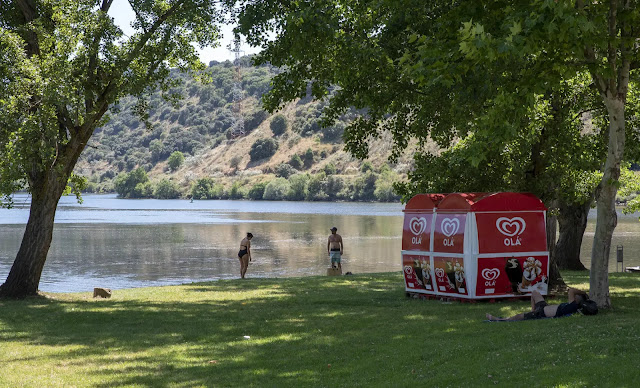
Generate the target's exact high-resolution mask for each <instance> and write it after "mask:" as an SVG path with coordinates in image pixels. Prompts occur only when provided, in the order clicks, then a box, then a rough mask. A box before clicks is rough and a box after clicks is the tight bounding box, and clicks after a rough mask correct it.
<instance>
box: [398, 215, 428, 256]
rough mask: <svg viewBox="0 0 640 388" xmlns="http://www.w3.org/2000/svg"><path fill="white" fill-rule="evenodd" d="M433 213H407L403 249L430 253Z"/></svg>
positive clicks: (403, 229)
mask: <svg viewBox="0 0 640 388" xmlns="http://www.w3.org/2000/svg"><path fill="white" fill-rule="evenodd" d="M431 218H432V213H405V215H404V225H403V227H402V249H403V250H406V251H429V248H430V246H429V243H430V237H431Z"/></svg>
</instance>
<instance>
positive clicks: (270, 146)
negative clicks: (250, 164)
mask: <svg viewBox="0 0 640 388" xmlns="http://www.w3.org/2000/svg"><path fill="white" fill-rule="evenodd" d="M277 150H278V142H277V141H275V140H274V139H271V138H265V139H258V140H256V141H255V143H253V144H252V145H251V149H250V150H249V156H251V161H257V160H261V159H267V158H270V157H272V156H273V155H274V154H275V153H276V151H277Z"/></svg>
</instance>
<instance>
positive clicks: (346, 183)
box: [76, 57, 411, 201]
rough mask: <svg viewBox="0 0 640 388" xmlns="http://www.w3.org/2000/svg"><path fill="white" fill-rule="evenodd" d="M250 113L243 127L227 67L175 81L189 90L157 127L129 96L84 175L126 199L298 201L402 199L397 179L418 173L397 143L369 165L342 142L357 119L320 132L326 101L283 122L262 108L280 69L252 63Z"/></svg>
mask: <svg viewBox="0 0 640 388" xmlns="http://www.w3.org/2000/svg"><path fill="white" fill-rule="evenodd" d="M241 64H242V67H241V68H240V74H241V85H242V102H241V104H240V106H241V110H240V111H241V114H242V117H243V118H244V123H245V125H244V131H243V132H244V133H239V132H238V131H237V130H235V129H234V127H233V124H234V122H235V117H236V116H234V115H235V114H236V113H235V112H234V108H235V107H237V104H236V105H234V90H233V89H234V83H235V82H236V80H234V74H236V68H235V67H234V65H233V64H232V63H231V62H229V61H227V62H223V63H219V62H212V63H210V66H209V67H208V69H207V71H206V73H207V74H208V75H209V76H210V77H211V82H210V83H205V84H203V83H200V82H197V81H196V80H194V79H191V78H188V77H185V76H183V75H180V74H177V73H176V74H174V75H173V77H175V79H176V81H178V82H179V83H180V84H179V85H177V86H176V87H175V88H174V89H172V90H171V93H177V94H181V95H182V96H183V99H182V100H180V101H178V103H177V104H172V103H170V102H169V101H166V100H165V99H163V98H162V96H161V94H160V92H158V93H156V94H154V95H153V96H152V98H151V99H150V101H149V106H148V107H147V109H148V114H149V119H148V121H149V122H150V123H151V124H152V127H151V128H150V129H148V128H146V127H145V124H144V123H143V122H142V121H141V120H140V119H139V118H138V117H136V115H134V114H133V113H132V109H133V108H134V107H135V103H136V101H135V99H133V98H127V99H123V100H122V101H120V104H119V105H118V106H117V107H116V109H114V111H113V112H112V113H111V114H110V121H109V122H108V123H107V124H106V125H104V126H103V127H101V128H99V129H97V130H96V133H95V134H94V136H93V137H92V138H91V140H90V142H89V145H88V147H87V149H86V150H85V152H84V153H83V155H82V157H81V160H80V161H79V163H78V166H77V168H76V173H78V174H81V175H83V176H85V177H87V178H88V180H89V184H88V187H87V191H90V192H114V191H117V192H118V193H119V194H120V195H121V196H123V197H158V198H176V197H191V196H193V197H195V198H252V199H293V200H296V199H297V200H301V199H306V200H382V201H389V200H397V196H395V195H394V194H393V193H392V191H391V184H392V183H393V181H397V180H399V179H402V178H403V177H404V176H405V175H406V172H407V170H408V169H409V168H410V164H411V158H410V155H407V156H404V157H401V158H400V160H399V161H398V163H396V164H394V165H389V164H388V161H387V157H388V155H389V152H390V144H391V141H390V139H389V138H383V139H377V140H374V141H372V144H371V155H370V158H369V159H368V160H367V161H360V160H356V159H354V158H352V157H351V156H350V155H349V154H348V153H346V152H345V151H344V150H343V147H344V145H343V143H342V140H341V137H342V132H343V130H344V127H345V125H346V123H348V121H349V120H350V119H351V118H352V117H353V114H348V115H346V116H345V117H343V118H342V121H340V122H337V123H336V124H335V125H334V126H333V127H330V128H322V127H321V126H320V125H319V122H318V121H319V117H320V115H321V110H322V107H323V106H324V102H318V101H311V100H310V99H302V100H299V101H296V102H294V103H291V104H289V105H287V106H286V107H285V108H284V109H282V110H281V111H280V112H276V113H275V114H273V115H270V114H268V113H267V112H265V111H264V110H262V109H261V105H260V98H261V97H262V95H263V94H264V93H266V92H267V91H268V90H269V85H270V79H271V77H273V76H274V75H275V74H277V72H278V69H277V68H273V67H269V66H262V67H253V66H251V65H250V60H249V58H246V57H245V58H242V60H241Z"/></svg>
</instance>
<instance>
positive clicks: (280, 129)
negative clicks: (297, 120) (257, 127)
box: [270, 114, 288, 136]
mask: <svg viewBox="0 0 640 388" xmlns="http://www.w3.org/2000/svg"><path fill="white" fill-rule="evenodd" d="M287 125H288V124H287V119H286V118H285V117H284V115H282V114H277V115H275V116H273V118H272V119H271V124H270V128H271V132H273V134H274V135H275V136H280V135H282V134H283V133H285V132H286V131H287Z"/></svg>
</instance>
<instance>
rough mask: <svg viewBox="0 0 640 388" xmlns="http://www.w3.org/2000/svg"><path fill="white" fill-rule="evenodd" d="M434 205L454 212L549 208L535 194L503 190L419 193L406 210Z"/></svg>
mask: <svg viewBox="0 0 640 388" xmlns="http://www.w3.org/2000/svg"><path fill="white" fill-rule="evenodd" d="M434 207H437V208H438V210H440V211H442V210H444V211H453V212H459V211H463V212H469V211H471V212H486V211H526V210H547V208H546V207H545V206H544V204H543V203H542V201H541V200H540V199H539V198H538V197H536V196H535V195H533V194H529V193H510V192H501V193H452V194H418V195H416V196H414V197H413V198H411V199H410V200H409V202H407V205H406V207H405V211H406V210H409V209H412V210H418V209H420V210H422V209H424V210H430V209H433V208H434Z"/></svg>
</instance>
